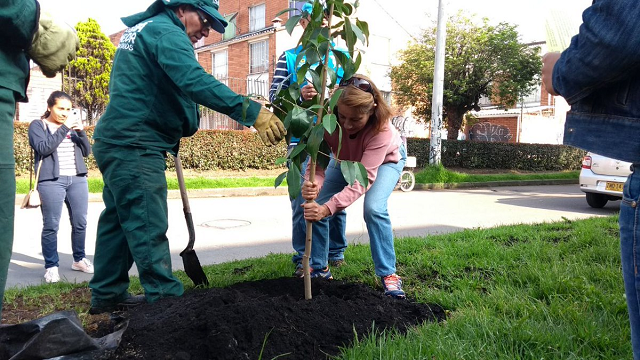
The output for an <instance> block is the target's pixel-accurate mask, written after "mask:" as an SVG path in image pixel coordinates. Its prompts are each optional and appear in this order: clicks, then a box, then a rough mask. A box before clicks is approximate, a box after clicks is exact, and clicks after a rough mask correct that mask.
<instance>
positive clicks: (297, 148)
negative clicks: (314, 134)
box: [289, 142, 307, 158]
mask: <svg viewBox="0 0 640 360" xmlns="http://www.w3.org/2000/svg"><path fill="white" fill-rule="evenodd" d="M306 148H307V144H305V143H302V142H299V143H298V145H296V146H295V147H294V148H293V150H292V151H291V154H290V155H289V157H290V158H295V157H296V156H298V154H300V153H301V152H303V151H304V150H306ZM305 157H307V156H306V155H305Z"/></svg>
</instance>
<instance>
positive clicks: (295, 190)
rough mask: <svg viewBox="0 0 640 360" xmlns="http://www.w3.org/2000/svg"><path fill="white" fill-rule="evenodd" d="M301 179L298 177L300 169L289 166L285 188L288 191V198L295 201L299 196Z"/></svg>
mask: <svg viewBox="0 0 640 360" xmlns="http://www.w3.org/2000/svg"><path fill="white" fill-rule="evenodd" d="M301 179H302V177H301V176H300V169H298V167H297V166H291V167H290V168H289V171H287V186H288V190H289V197H290V198H291V199H295V198H296V197H298V195H299V194H300V190H301V186H300V182H301Z"/></svg>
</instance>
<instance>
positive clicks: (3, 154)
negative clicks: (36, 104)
mask: <svg viewBox="0 0 640 360" xmlns="http://www.w3.org/2000/svg"><path fill="white" fill-rule="evenodd" d="M15 113H16V99H15V94H14V92H13V90H9V89H6V88H3V87H0V184H1V185H0V229H1V230H0V319H2V302H3V299H4V287H5V286H6V284H7V273H8V271H9V262H10V261H11V251H12V248H13V218H14V211H15V202H16V175H15V159H14V156H13V117H14V115H15Z"/></svg>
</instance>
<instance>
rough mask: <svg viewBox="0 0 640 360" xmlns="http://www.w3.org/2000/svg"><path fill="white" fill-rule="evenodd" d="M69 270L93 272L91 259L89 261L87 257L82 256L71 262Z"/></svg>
mask: <svg viewBox="0 0 640 360" xmlns="http://www.w3.org/2000/svg"><path fill="white" fill-rule="evenodd" d="M71 270H77V271H82V272H86V273H87V274H93V264H92V263H91V261H89V259H87V258H84V259H82V260H80V261H78V262H75V261H74V262H73V264H71Z"/></svg>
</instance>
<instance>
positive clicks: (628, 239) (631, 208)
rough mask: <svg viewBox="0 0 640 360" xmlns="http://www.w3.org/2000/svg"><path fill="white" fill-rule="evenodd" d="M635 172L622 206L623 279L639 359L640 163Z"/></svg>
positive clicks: (625, 190) (628, 182)
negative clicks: (639, 206)
mask: <svg viewBox="0 0 640 360" xmlns="http://www.w3.org/2000/svg"><path fill="white" fill-rule="evenodd" d="M633 167H634V171H633V173H632V174H631V175H630V176H629V178H628V179H627V182H626V183H625V185H624V191H623V198H622V203H621V204H620V255H621V261H622V278H623V279H624V289H625V294H626V297H627V308H628V310H629V322H630V323H631V346H632V348H633V358H634V359H636V360H638V359H640V304H638V301H639V300H640V296H639V293H638V292H639V291H640V276H639V275H638V265H639V264H640V256H639V254H640V244H639V243H638V242H640V226H638V223H639V222H640V212H638V205H639V202H640V164H634V166H633Z"/></svg>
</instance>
